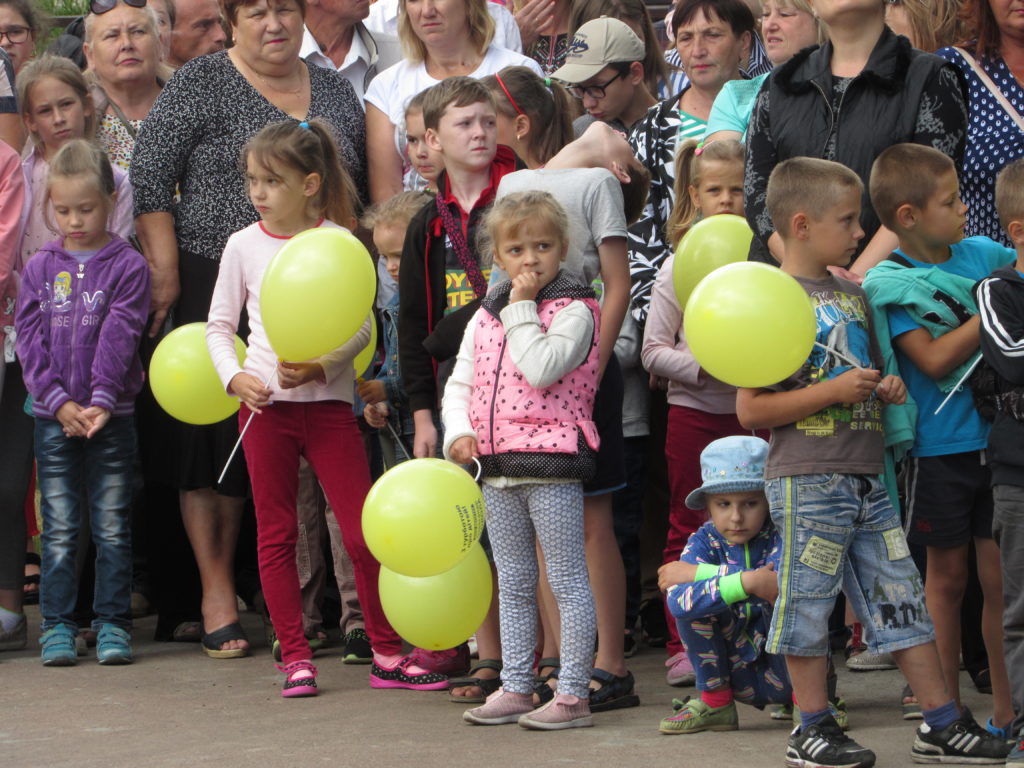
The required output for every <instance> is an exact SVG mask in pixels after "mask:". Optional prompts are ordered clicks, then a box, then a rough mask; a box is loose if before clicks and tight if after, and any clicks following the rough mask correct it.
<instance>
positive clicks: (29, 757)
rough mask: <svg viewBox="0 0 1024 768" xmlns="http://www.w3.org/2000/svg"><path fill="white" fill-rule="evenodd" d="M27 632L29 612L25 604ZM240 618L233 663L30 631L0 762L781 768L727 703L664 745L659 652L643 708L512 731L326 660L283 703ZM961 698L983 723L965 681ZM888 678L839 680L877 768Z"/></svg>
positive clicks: (641, 674) (254, 631)
mask: <svg viewBox="0 0 1024 768" xmlns="http://www.w3.org/2000/svg"><path fill="white" fill-rule="evenodd" d="M29 610H30V611H31V612H30V615H29V620H30V625H32V626H37V625H38V612H37V611H35V610H34V609H29ZM243 623H244V624H245V625H246V627H247V629H248V630H249V633H250V637H252V638H253V639H254V643H253V644H254V655H253V656H252V657H250V658H247V659H235V660H213V659H209V658H207V657H206V656H205V655H203V654H202V652H201V651H200V650H199V648H198V646H197V645H186V644H178V643H154V642H151V641H149V640H148V638H149V637H151V636H152V632H153V626H154V621H153V619H144V620H142V621H140V622H138V626H137V630H136V636H137V638H138V639H137V640H136V643H135V651H136V659H137V660H136V663H135V664H133V665H132V666H128V667H100V666H99V665H98V664H96V662H95V659H94V658H83V659H81V660H80V662H79V665H78V666H77V667H71V668H61V669H46V668H44V667H42V666H41V664H40V663H39V660H38V650H37V648H38V646H37V645H36V637H37V633H36V632H35V631H34V630H33V631H32V632H31V634H30V639H29V643H30V646H29V649H27V650H25V651H21V652H17V653H4V654H0V686H2V690H3V700H2V703H0V766H3V768H23V767H27V766H48V767H49V768H58V767H60V766H74V768H91V767H92V766H104V767H105V768H106V767H108V766H145V767H146V768H161V767H162V766H186V765H188V766H192V765H195V766H206V765H209V766H218V768H222V767H223V768H233V767H234V766H240V767H241V766H260V767H261V768H277V766H315V765H331V766H344V767H347V766H359V767H365V768H390V767H391V766H410V767H415V768H420V767H422V768H435V767H436V768H442V767H443V768H451V767H458V766H492V765H501V766H503V768H515V767H517V766H563V765H588V766H645V767H646V766H675V765H679V766H695V767H696V766H701V768H707V767H710V766H713V768H757V767H759V766H782V765H783V764H784V762H783V753H784V749H785V741H786V734H787V728H786V726H785V724H784V723H779V722H776V721H773V720H771V719H770V718H769V716H768V714H767V712H758V711H757V710H754V709H751V708H749V707H743V706H742V705H741V706H740V728H741V730H739V731H737V732H734V733H703V734H697V735H693V736H664V735H661V734H659V733H658V731H657V725H658V721H659V720H660V718H661V717H662V716H664V715H665V714H667V713H668V711H669V710H670V707H669V703H670V701H671V699H672V697H673V696H680V695H681V694H682V695H685V694H686V693H688V692H692V689H672V688H669V687H668V686H666V685H665V683H664V678H663V667H662V660H663V658H664V657H663V651H660V650H655V649H645V650H642V651H641V652H640V653H639V654H638V655H637V656H636V657H634V658H633V659H632V660H631V662H630V666H631V668H632V669H633V671H634V674H635V675H636V677H637V680H638V693H639V694H640V696H641V701H642V705H641V706H640V707H638V708H635V709H629V710H622V711H619V712H611V713H605V714H601V715H598V716H597V717H596V720H597V726H596V727H595V728H591V729H580V730H576V731H567V732H561V733H537V732H528V731H524V730H522V729H520V728H519V727H518V726H514V725H510V726H504V727H494V728H482V727H473V726H469V725H466V724H464V723H463V722H462V720H461V710H462V707H460V706H459V705H456V704H451V703H449V702H448V701H447V696H446V695H445V694H440V693H417V692H411V691H375V690H372V689H370V687H369V686H368V684H367V681H366V676H367V668H366V667H353V666H344V665H342V664H341V660H340V656H339V652H338V650H337V649H328V650H326V651H324V652H322V653H321V654H320V655H319V656H318V657H317V665H318V666H319V668H320V678H319V680H320V687H321V691H322V693H321V695H320V696H319V697H317V698H314V699H302V700H292V701H285V700H283V699H282V698H281V696H280V693H279V691H280V685H281V678H280V674H279V673H278V672H276V671H275V670H274V667H273V665H272V660H271V657H270V653H269V651H268V650H267V648H266V646H265V645H264V644H263V643H262V632H261V630H260V622H259V619H258V618H257V617H256V616H254V615H252V614H248V615H246V616H245V617H243ZM962 681H963V682H962V684H963V688H964V691H965V697H964V698H965V702H966V703H967V704H968V705H970V706H971V707H972V709H973V710H974V711H975V712H976V713H977V716H978V717H979V718H981V717H982V716H984V717H987V716H988V715H989V714H990V711H989V704H988V702H987V701H986V700H985V699H986V698H987V697H983V696H980V695H978V694H977V693H976V692H975V691H974V688H973V686H971V684H970V680H969V678H968V677H967V676H966V674H964V675H963V676H962ZM901 687H902V679H901V678H900V677H899V674H898V673H897V672H871V673H859V674H853V673H849V672H847V671H846V670H845V669H844V668H841V669H840V693H841V694H842V695H844V696H845V697H846V698H847V700H848V701H849V702H850V720H851V722H852V724H853V726H854V730H853V731H852V732H851V735H852V736H854V737H855V738H856V739H857V740H858V741H860V742H861V743H862V744H864V745H865V746H869V747H871V748H872V749H874V750H875V751H876V752H877V754H878V765H879V766H908V765H911V760H910V754H909V750H910V745H911V742H912V740H913V728H914V725H913V724H911V723H907V722H905V721H904V720H902V719H901V717H900V710H899V704H898V701H899V692H900V689H901Z"/></svg>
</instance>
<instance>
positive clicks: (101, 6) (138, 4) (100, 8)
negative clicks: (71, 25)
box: [89, 0, 146, 16]
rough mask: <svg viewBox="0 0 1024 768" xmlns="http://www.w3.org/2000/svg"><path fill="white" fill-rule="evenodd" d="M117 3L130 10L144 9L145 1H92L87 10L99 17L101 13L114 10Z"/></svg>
mask: <svg viewBox="0 0 1024 768" xmlns="http://www.w3.org/2000/svg"><path fill="white" fill-rule="evenodd" d="M118 2H124V4H125V5H130V6H131V7H132V8H145V7H146V0H92V2H90V3H89V10H90V11H92V12H93V13H95V14H96V15H97V16H99V15H100V14H101V13H106V12H107V11H112V10H114V6H116V5H117V4H118Z"/></svg>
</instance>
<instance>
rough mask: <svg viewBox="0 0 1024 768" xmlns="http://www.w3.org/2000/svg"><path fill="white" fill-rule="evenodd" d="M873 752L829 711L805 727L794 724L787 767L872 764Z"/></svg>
mask: <svg viewBox="0 0 1024 768" xmlns="http://www.w3.org/2000/svg"><path fill="white" fill-rule="evenodd" d="M874 764H875V753H874V752H872V751H871V750H870V749H865V748H864V747H862V746H861V745H860V744H858V743H857V742H855V741H854V740H853V739H851V738H850V737H849V736H847V735H846V734H845V733H843V729H842V728H840V727H839V724H838V723H836V721H835V718H834V717H832V715H826V716H825V718H824V719H823V720H820V721H819V722H817V723H815V724H814V725H812V726H810V727H808V728H807V729H802V728H801V727H800V726H797V727H796V728H795V729H794V730H793V732H792V733H791V734H790V735H789V745H788V746H787V747H786V765H787V766H789V768H871V766H873V765H874Z"/></svg>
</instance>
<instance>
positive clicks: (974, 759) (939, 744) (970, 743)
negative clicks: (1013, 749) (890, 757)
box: [911, 708, 1010, 765]
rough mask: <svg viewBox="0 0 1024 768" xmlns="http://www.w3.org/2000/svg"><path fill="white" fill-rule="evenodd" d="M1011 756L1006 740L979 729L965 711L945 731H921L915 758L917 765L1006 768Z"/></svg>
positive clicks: (922, 729) (915, 747) (915, 741)
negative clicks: (1007, 757) (1003, 765)
mask: <svg viewBox="0 0 1024 768" xmlns="http://www.w3.org/2000/svg"><path fill="white" fill-rule="evenodd" d="M1009 752H1010V745H1009V744H1008V743H1007V742H1006V740H1005V739H1001V738H999V737H998V736H996V735H994V734H991V733H989V732H988V731H986V730H985V729H984V728H982V727H981V726H980V725H978V723H977V722H975V720H974V717H972V716H971V713H970V712H969V711H968V710H967V709H966V708H965V709H964V711H963V714H962V715H960V719H959V720H957V721H956V722H955V723H953V724H952V725H948V726H946V727H945V728H943V729H942V730H941V731H936V730H934V729H932V728H929V727H928V726H927V725H922V726H921V727H919V728H918V729H917V738H916V739H914V747H913V749H912V750H911V755H912V756H913V758H914V762H915V763H956V764H960V765H1002V764H1003V763H1004V762H1006V756H1007V755H1008V754H1009Z"/></svg>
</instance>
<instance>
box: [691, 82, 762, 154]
mask: <svg viewBox="0 0 1024 768" xmlns="http://www.w3.org/2000/svg"><path fill="white" fill-rule="evenodd" d="M770 74H771V72H765V73H764V74H763V75H758V76H757V77H755V78H753V79H752V80H730V81H729V82H727V83H726V84H725V85H723V86H722V90H721V91H719V92H718V96H716V97H715V103H714V104H713V105H712V107H711V114H710V115H708V126H707V129H705V131H704V136H705V137H706V136H710V135H711V134H713V133H716V132H717V131H738V132H739V133H742V134H743V139H744V140H745V139H746V138H747V125H749V123H750V116H751V115H752V114H753V113H754V101H755V100H756V99H757V94H758V92H759V91H760V90H761V86H762V85H763V84H764V81H765V80H767V79H768V75H770Z"/></svg>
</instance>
